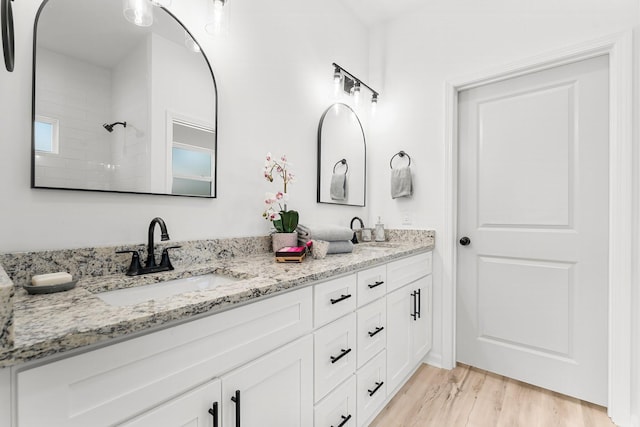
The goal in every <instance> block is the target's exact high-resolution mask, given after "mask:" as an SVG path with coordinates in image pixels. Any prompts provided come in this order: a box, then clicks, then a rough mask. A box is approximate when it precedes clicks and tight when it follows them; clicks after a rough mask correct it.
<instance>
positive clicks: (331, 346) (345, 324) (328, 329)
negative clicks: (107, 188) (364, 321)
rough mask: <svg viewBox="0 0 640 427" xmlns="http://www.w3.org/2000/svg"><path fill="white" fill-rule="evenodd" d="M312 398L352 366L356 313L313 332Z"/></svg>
mask: <svg viewBox="0 0 640 427" xmlns="http://www.w3.org/2000/svg"><path fill="white" fill-rule="evenodd" d="M314 344H315V351H314V353H315V364H314V373H315V376H314V378H315V384H314V388H315V400H316V402H317V401H319V400H320V399H322V398H323V397H324V396H325V395H326V394H327V393H329V392H330V391H331V390H332V389H333V388H334V387H335V386H337V385H338V384H340V383H341V382H342V381H344V380H345V379H346V378H347V377H348V376H349V375H351V374H353V373H354V372H355V369H356V314H355V313H351V314H350V315H348V316H346V317H343V318H342V319H339V320H336V321H335V322H333V323H330V324H328V325H327V326H325V327H323V328H322V329H320V330H318V331H316V332H315V334H314Z"/></svg>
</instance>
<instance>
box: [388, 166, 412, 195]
mask: <svg viewBox="0 0 640 427" xmlns="http://www.w3.org/2000/svg"><path fill="white" fill-rule="evenodd" d="M412 194H413V182H412V180H411V168H409V167H408V166H405V167H402V168H397V169H392V170H391V198H392V199H397V198H398V197H408V196H411V195H412Z"/></svg>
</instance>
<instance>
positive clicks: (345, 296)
mask: <svg viewBox="0 0 640 427" xmlns="http://www.w3.org/2000/svg"><path fill="white" fill-rule="evenodd" d="M347 298H351V294H348V295H341V296H340V298H337V299H333V298H331V304H336V303H338V302H340V301H344V300H346V299H347Z"/></svg>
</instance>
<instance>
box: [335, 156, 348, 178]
mask: <svg viewBox="0 0 640 427" xmlns="http://www.w3.org/2000/svg"><path fill="white" fill-rule="evenodd" d="M340 164H343V165H345V166H346V168H347V170H345V171H344V174H345V175H346V174H347V172H349V164H348V163H347V159H342V160H338V161H337V162H336V164H335V165H333V173H336V167H338V165H340Z"/></svg>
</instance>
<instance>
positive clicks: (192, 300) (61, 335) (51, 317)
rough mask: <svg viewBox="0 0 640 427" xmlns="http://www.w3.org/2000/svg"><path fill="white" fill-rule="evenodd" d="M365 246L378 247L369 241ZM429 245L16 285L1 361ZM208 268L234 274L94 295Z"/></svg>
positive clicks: (103, 338) (151, 324) (162, 322)
mask: <svg viewBox="0 0 640 427" xmlns="http://www.w3.org/2000/svg"><path fill="white" fill-rule="evenodd" d="M422 237H424V236H422ZM371 246H377V247H376V248H375V249H370V247H371ZM433 246H434V238H433V235H430V237H428V238H427V239H424V238H420V239H404V240H403V239H398V240H397V241H393V242H386V243H382V244H375V243H372V244H360V245H356V246H355V248H354V251H353V253H350V254H336V255H328V256H327V257H326V258H325V259H313V258H311V257H310V256H309V257H308V258H307V259H305V261H304V262H302V263H276V262H275V260H274V256H273V253H258V254H250V255H246V256H242V257H239V256H236V257H230V258H228V259H217V260H212V261H209V262H206V263H201V264H194V265H188V266H176V269H175V270H174V271H171V272H164V273H156V274H149V275H145V276H139V277H136V278H130V277H127V276H124V275H122V274H118V275H112V276H103V277H88V278H83V279H81V280H80V281H79V282H78V285H77V286H76V287H75V288H74V289H72V290H69V291H66V292H60V293H55V294H47V295H29V294H27V292H26V290H25V289H24V288H21V287H17V288H16V289H15V295H14V298H13V329H14V330H13V346H12V347H11V348H8V349H7V350H5V352H4V353H3V352H0V367H4V366H11V365H16V364H19V363H23V362H27V361H31V360H36V359H40V358H43V357H46V356H50V355H53V354H59V353H62V352H66V351H70V350H73V349H77V348H81V347H84V346H87V345H91V344H96V343H104V342H108V341H109V340H111V339H114V338H118V337H124V336H126V335H128V334H132V333H135V332H141V331H145V330H152V329H154V328H157V327H161V326H167V325H171V324H172V323H175V322H178V321H184V320H188V319H189V318H191V317H193V316H196V315H199V314H203V313H211V314H213V313H215V312H219V311H222V310H224V309H227V308H230V307H233V306H235V305H238V304H242V303H247V302H251V301H252V300H254V299H256V298H259V297H263V296H267V295H272V294H275V293H278V292H282V291H285V290H288V289H292V288H296V287H302V286H305V285H308V284H310V283H313V282H315V281H318V280H323V279H328V278H331V277H333V276H337V275H341V274H347V273H350V272H354V271H357V270H360V269H363V268H367V267H369V266H373V265H376V264H380V263H383V262H388V261H391V260H394V259H397V258H401V257H405V256H408V255H412V254H415V253H420V252H425V251H429V250H431V249H433ZM213 272H215V273H219V274H222V275H228V276H232V277H235V278H236V279H238V280H236V281H234V282H231V283H228V284H223V285H220V286H217V287H215V288H213V289H209V290H201V291H193V292H187V293H183V294H179V295H177V296H176V295H174V296H171V297H165V298H160V299H157V300H152V301H147V302H143V303H139V304H135V305H127V306H112V305H108V304H107V303H105V302H103V301H102V300H101V299H99V298H98V297H97V294H98V293H99V292H103V291H106V290H112V289H118V288H126V287H132V286H138V285H142V284H148V283H154V282H160V281H165V280H171V279H175V278H182V277H189V276H197V275H202V274H207V273H213ZM0 279H1V277H0ZM0 295H1V294H0Z"/></svg>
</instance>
